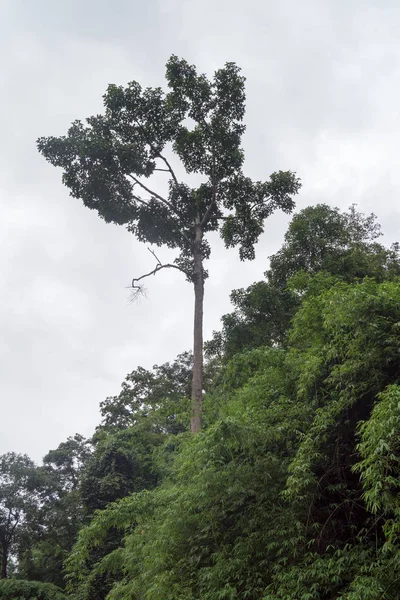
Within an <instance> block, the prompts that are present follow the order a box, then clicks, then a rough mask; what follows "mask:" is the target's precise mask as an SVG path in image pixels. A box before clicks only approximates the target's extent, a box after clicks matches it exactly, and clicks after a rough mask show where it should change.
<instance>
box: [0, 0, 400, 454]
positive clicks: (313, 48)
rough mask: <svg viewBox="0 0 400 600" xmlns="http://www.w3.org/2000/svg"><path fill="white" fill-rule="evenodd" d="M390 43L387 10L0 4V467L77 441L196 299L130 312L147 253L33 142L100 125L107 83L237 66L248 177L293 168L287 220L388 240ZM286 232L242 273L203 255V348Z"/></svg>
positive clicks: (181, 332)
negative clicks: (308, 210) (351, 221)
mask: <svg viewBox="0 0 400 600" xmlns="http://www.w3.org/2000/svg"><path fill="white" fill-rule="evenodd" d="M399 31H400V3H398V2H397V1H395V0H379V1H378V0H302V2H299V1H298V0H279V1H278V0H274V1H273V0H247V2H242V1H239V0H229V1H228V0H147V2H143V1H140V2H139V1H138V0H113V2H111V1H110V0H109V1H107V0H80V1H78V0H70V1H69V2H64V3H58V2H54V1H53V0H36V1H35V2H32V0H0V49H1V56H2V67H1V70H0V89H1V93H0V131H1V141H0V160H1V161H0V165H1V166H0V204H1V220H0V248H1V254H0V256H1V258H0V261H1V278H0V294H1V304H0V332H1V335H0V402H1V420H0V423H1V426H0V453H3V452H6V451H9V450H13V451H16V452H27V453H28V454H30V455H31V456H32V457H33V458H34V459H36V460H39V459H40V458H41V457H42V456H43V455H44V454H45V453H46V452H47V450H49V449H50V448H53V447H56V446H57V445H58V444H59V443H60V442H61V441H63V440H65V439H66V437H67V436H68V435H73V434H74V433H75V432H80V433H82V434H84V435H90V434H91V433H92V431H93V428H94V427H95V425H96V424H97V423H98V422H99V411H98V405H99V402H100V401H102V400H103V399H104V398H105V397H106V396H108V395H114V394H116V393H118V391H119V387H120V383H121V381H122V380H123V379H124V377H125V375H126V374H127V373H128V372H130V371H131V370H132V369H133V368H135V367H136V366H138V365H143V366H145V367H151V366H152V365H153V364H155V363H161V362H164V361H167V360H172V359H173V358H174V357H175V356H176V354H177V353H178V352H181V351H183V350H186V349H189V348H190V347H191V333H192V290H191V287H190V286H189V285H188V284H187V283H186V282H185V281H184V280H183V278H182V277H181V276H180V274H179V273H170V272H168V273H167V272H162V273H160V274H158V276H157V278H152V279H151V280H149V281H148V284H147V288H148V296H147V298H145V299H142V300H141V301H140V303H139V304H135V305H132V304H129V302H128V298H129V294H128V290H127V289H126V286H127V285H128V284H129V282H130V280H131V279H132V277H133V276H135V275H139V274H141V273H142V272H145V271H146V270H149V269H151V268H152V267H153V261H152V260H151V256H150V255H149V253H148V252H147V250H146V247H145V246H144V245H141V244H139V243H137V242H136V241H135V240H134V238H133V236H131V235H130V234H128V233H127V232H126V231H124V229H122V228H119V227H116V226H113V225H107V224H105V223H104V222H103V221H102V220H100V219H99V218H98V216H97V214H96V213H94V212H91V211H89V210H88V209H86V208H84V207H83V205H82V203H81V202H80V201H78V200H75V199H72V198H70V197H69V196H68V192H67V190H66V189H64V188H63V186H62V184H61V172H60V171H59V170H57V169H55V168H54V167H51V166H50V165H49V164H47V163H46V162H45V161H44V159H43V158H42V157H40V156H39V155H38V153H37V151H36V146H35V140H36V139H37V137H39V136H42V135H44V136H46V135H62V134H64V133H65V131H66V129H67V127H68V125H69V124H70V122H71V121H72V120H74V119H75V118H81V119H83V118H85V117H86V116H89V115H91V114H94V113H97V112H100V110H101V106H102V104H101V96H102V94H103V93H104V91H105V88H106V86H107V84H108V83H116V84H126V83H127V82H128V81H131V80H137V81H139V82H140V83H142V84H143V85H155V86H158V85H163V80H164V65H165V62H166V61H167V59H168V57H169V56H170V55H171V54H177V55H179V56H181V57H183V58H186V59H187V60H188V61H190V62H192V63H195V64H196V65H197V66H198V68H199V70H200V71H203V72H207V73H209V74H212V72H213V71H214V70H215V69H216V68H219V67H221V66H222V65H223V64H224V63H225V62H226V61H235V62H237V63H238V64H239V65H240V66H241V67H242V68H243V72H244V74H245V76H246V77H247V117H246V124H247V133H246V136H245V140H244V145H245V150H246V171H247V173H248V174H249V175H250V176H252V177H253V178H255V179H267V178H268V176H269V174H270V173H271V172H272V171H274V170H277V169H283V170H285V169H291V170H294V171H296V172H297V173H298V175H299V176H300V177H301V178H302V180H303V189H302V193H301V195H300V196H299V197H298V203H297V206H298V208H302V207H304V206H307V205H309V204H315V203H317V202H327V203H329V204H332V205H335V206H339V207H341V208H347V207H348V206H349V204H351V203H353V202H357V203H358V204H359V208H360V209H361V210H363V211H364V212H371V211H374V212H375V213H376V214H377V215H378V218H379V221H380V223H381V224H382V226H383V229H384V231H385V233H386V237H385V238H384V239H385V241H386V242H388V243H389V242H391V241H394V240H395V239H396V238H397V239H398V238H400V235H399V232H398V229H399V224H400V208H399V203H398V197H399V187H400V183H399V180H398V176H397V175H398V171H399V168H398V166H399V165H398V163H399V151H398V146H399V142H398V138H399V131H400V98H399V96H400V37H399ZM286 223H287V217H284V216H282V215H275V216H273V217H272V218H271V219H270V220H269V222H268V223H267V226H266V231H265V234H264V235H263V237H262V240H261V241H260V243H259V245H258V249H257V259H256V260H255V261H254V262H252V263H240V262H239V259H238V257H237V253H236V251H234V250H232V251H226V250H224V249H223V247H222V245H221V244H220V243H219V242H218V241H216V243H215V244H214V250H213V254H212V259H211V261H210V263H209V270H210V279H209V280H208V282H207V288H206V306H205V315H206V316H205V334H206V338H207V337H210V335H211V332H212V330H213V329H217V328H218V327H219V318H220V316H221V315H222V314H223V313H225V312H227V311H228V310H229V293H230V291H231V289H233V288H237V287H244V286H247V285H249V284H250V283H252V282H253V281H255V280H258V279H260V278H262V273H263V272H264V271H265V269H266V267H267V257H268V256H269V255H270V254H271V253H273V252H275V251H276V250H277V249H278V248H279V246H280V245H281V243H282V240H283V235H284V231H285V228H286ZM160 256H161V257H163V258H164V257H167V258H170V257H171V254H170V253H169V252H164V251H160Z"/></svg>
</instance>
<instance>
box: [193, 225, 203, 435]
mask: <svg viewBox="0 0 400 600" xmlns="http://www.w3.org/2000/svg"><path fill="white" fill-rule="evenodd" d="M202 241H203V229H202V227H201V225H200V223H196V235H195V242H194V250H193V258H194V282H193V283H194V329H193V379H192V410H191V416H190V430H191V432H192V433H198V432H199V431H200V430H201V410H202V402H203V299H204V278H203V258H202V254H201V244H202Z"/></svg>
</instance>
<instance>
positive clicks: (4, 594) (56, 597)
mask: <svg viewBox="0 0 400 600" xmlns="http://www.w3.org/2000/svg"><path fill="white" fill-rule="evenodd" d="M0 598H1V600H67V596H66V595H65V594H63V593H62V591H61V590H60V588H58V587H56V586H55V585H52V584H51V583H39V582H38V581H24V580H23V579H2V580H0Z"/></svg>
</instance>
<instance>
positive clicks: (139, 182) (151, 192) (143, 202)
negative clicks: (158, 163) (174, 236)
mask: <svg viewBox="0 0 400 600" xmlns="http://www.w3.org/2000/svg"><path fill="white" fill-rule="evenodd" d="M128 177H130V178H131V179H133V181H134V182H135V183H136V184H137V185H139V186H140V187H141V188H143V189H144V190H146V192H148V193H149V194H150V195H151V196H153V197H154V198H156V199H157V200H159V201H160V202H162V203H163V204H165V206H166V207H167V208H169V210H170V211H171V212H172V213H173V214H174V215H175V217H177V218H178V224H179V226H181V222H180V219H181V217H180V215H179V213H178V212H176V210H175V209H174V207H173V206H172V204H171V203H170V202H168V200H166V199H165V198H163V197H162V196H160V194H157V193H156V192H153V191H152V190H151V189H150V188H148V187H147V186H146V185H144V183H142V182H141V181H139V179H138V178H137V177H135V176H134V175H132V174H131V173H128ZM132 196H133V198H135V200H137V201H138V202H140V203H141V204H144V205H145V206H147V202H145V201H144V200H142V199H141V198H139V196H136V195H134V194H132ZM181 234H182V237H183V238H184V239H185V240H186V241H187V243H188V244H191V243H192V242H191V241H190V240H189V238H188V237H187V235H186V234H185V233H183V231H181Z"/></svg>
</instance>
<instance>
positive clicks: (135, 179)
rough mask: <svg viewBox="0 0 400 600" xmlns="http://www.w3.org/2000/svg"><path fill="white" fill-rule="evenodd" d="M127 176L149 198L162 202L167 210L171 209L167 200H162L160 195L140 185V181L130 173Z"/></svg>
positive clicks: (142, 184)
mask: <svg viewBox="0 0 400 600" xmlns="http://www.w3.org/2000/svg"><path fill="white" fill-rule="evenodd" d="M128 176H129V177H130V178H131V179H133V181H134V182H135V183H137V185H140V187H141V188H143V189H144V190H145V191H146V192H147V193H148V194H150V195H151V196H154V198H157V199H158V200H160V201H161V202H164V204H166V205H167V206H168V207H169V208H171V209H172V207H171V205H170V203H169V202H168V200H166V199H165V198H163V197H162V196H160V194H157V192H153V191H152V190H151V189H150V188H148V187H147V186H146V185H144V183H142V182H141V181H139V179H138V178H137V177H135V176H134V175H132V173H129V174H128Z"/></svg>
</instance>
